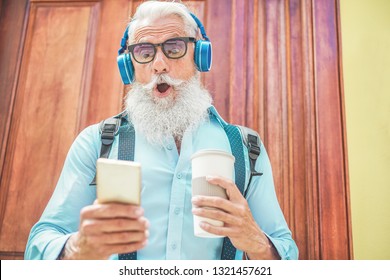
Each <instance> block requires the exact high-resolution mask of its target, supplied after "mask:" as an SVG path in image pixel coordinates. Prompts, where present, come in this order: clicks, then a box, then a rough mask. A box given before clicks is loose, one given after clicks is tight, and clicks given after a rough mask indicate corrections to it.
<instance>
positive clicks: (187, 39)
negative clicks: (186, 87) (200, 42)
mask: <svg viewBox="0 0 390 280" xmlns="http://www.w3.org/2000/svg"><path fill="white" fill-rule="evenodd" d="M173 40H181V41H183V42H184V43H185V50H184V53H183V55H181V56H179V57H170V56H169V55H168V54H167V53H166V52H165V50H164V47H163V45H164V44H165V43H167V42H169V41H173ZM189 42H192V43H196V39H195V38H194V37H175V38H170V39H168V40H166V41H165V42H162V43H159V44H152V43H148V42H144V43H137V44H133V45H130V46H128V47H127V50H128V51H129V52H130V53H131V55H132V56H133V58H134V60H135V61H136V62H137V63H139V64H147V63H150V62H152V61H153V60H154V58H155V56H156V53H157V47H161V50H162V51H163V53H164V54H165V56H166V57H168V58H170V59H179V58H182V57H183V56H185V55H186V54H187V45H188V43H189ZM139 45H150V46H153V49H154V55H153V56H152V59H151V60H150V61H148V62H139V61H138V60H137V59H136V58H135V55H134V48H135V47H137V46H139Z"/></svg>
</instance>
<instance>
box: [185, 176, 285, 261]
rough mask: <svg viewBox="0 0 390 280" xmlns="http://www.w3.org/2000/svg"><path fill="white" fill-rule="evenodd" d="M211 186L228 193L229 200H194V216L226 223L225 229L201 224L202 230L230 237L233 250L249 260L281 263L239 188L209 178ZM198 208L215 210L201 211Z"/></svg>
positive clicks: (202, 198)
mask: <svg viewBox="0 0 390 280" xmlns="http://www.w3.org/2000/svg"><path fill="white" fill-rule="evenodd" d="M207 181H208V182H209V183H210V184H213V185H218V186H220V187H222V188H224V189H225V190H226V193H227V197H228V199H223V198H219V197H214V196H195V197H193V198H192V203H193V205H195V206H196V208H195V207H194V208H193V209H192V213H193V214H194V215H197V216H200V217H205V218H211V219H214V220H219V221H222V222H224V226H223V227H218V226H213V225H211V224H209V223H207V222H201V223H200V227H201V228H202V229H204V230H205V231H207V232H210V233H213V234H217V235H223V236H228V237H229V239H230V241H231V242H232V243H233V245H234V247H236V248H237V249H239V250H242V251H244V252H246V254H247V255H248V256H249V258H250V259H280V256H279V255H278V253H277V252H276V249H275V248H274V246H273V244H272V243H271V242H270V241H269V240H268V238H267V237H266V236H265V234H264V233H263V232H262V230H261V229H260V227H259V226H258V225H257V223H256V221H255V220H254V218H253V216H252V213H251V210H250V209H249V206H248V203H247V201H246V199H245V198H244V197H243V196H242V194H241V193H240V191H239V189H238V188H237V186H236V185H235V184H234V183H233V182H232V181H230V180H227V179H224V178H222V177H207ZM199 207H213V208H214V209H210V208H199Z"/></svg>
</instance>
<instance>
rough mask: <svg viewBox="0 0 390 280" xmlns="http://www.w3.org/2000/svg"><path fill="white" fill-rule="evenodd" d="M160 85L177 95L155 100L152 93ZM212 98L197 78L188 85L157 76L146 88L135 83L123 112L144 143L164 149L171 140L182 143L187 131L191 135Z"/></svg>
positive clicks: (203, 116) (198, 77)
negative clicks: (144, 140)
mask: <svg viewBox="0 0 390 280" xmlns="http://www.w3.org/2000/svg"><path fill="white" fill-rule="evenodd" d="M159 83H167V84H169V85H171V87H172V90H174V91H175V92H176V94H175V96H173V94H172V93H171V94H170V95H169V96H167V97H164V98H159V97H155V96H154V95H153V89H154V88H155V86H156V85H157V84H159ZM211 102H212V98H211V96H210V94H209V92H208V91H207V90H206V89H204V88H203V87H202V85H201V83H200V75H199V74H198V75H195V76H194V77H192V78H191V79H190V80H189V81H181V80H176V79H172V78H170V77H169V76H168V75H167V74H162V75H156V76H154V77H153V79H152V81H151V82H150V83H148V84H147V85H142V84H140V83H138V82H135V83H134V84H133V85H132V89H131V90H130V91H129V92H128V95H127V97H126V110H127V112H128V114H129V119H130V121H131V122H132V123H133V125H134V128H135V130H136V131H137V132H138V133H142V134H143V135H144V136H145V138H146V140H147V141H148V142H149V143H151V144H153V145H159V146H164V145H166V144H167V141H168V139H169V138H170V137H171V136H173V137H174V138H175V140H179V141H181V140H182V138H183V135H184V132H185V131H186V130H189V131H193V130H195V129H196V128H197V127H198V126H199V124H201V123H202V122H203V121H205V120H206V119H207V118H208V112H207V109H208V108H209V107H210V106H211Z"/></svg>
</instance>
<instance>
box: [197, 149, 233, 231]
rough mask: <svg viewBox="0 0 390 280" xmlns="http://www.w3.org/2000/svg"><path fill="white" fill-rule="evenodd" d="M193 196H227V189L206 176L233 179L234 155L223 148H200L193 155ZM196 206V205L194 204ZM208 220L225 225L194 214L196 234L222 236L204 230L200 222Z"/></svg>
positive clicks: (210, 222)
mask: <svg viewBox="0 0 390 280" xmlns="http://www.w3.org/2000/svg"><path fill="white" fill-rule="evenodd" d="M191 160H192V196H197V195H204V196H218V197H222V198H225V199H226V198H227V196H226V191H225V189H223V188H222V187H220V186H217V185H212V184H210V183H208V182H207V181H206V176H221V177H225V178H227V179H229V180H233V172H234V160H235V158H234V156H232V155H231V154H229V153H227V152H225V151H221V150H200V151H198V152H196V153H195V154H193V155H192V157H191ZM193 207H195V206H193ZM201 221H205V222H208V223H209V224H212V225H215V226H223V222H221V221H217V220H213V219H208V218H203V217H198V216H195V215H194V234H195V236H198V237H211V238H218V237H222V236H219V235H215V234H212V233H209V232H207V231H204V230H203V229H202V228H201V227H200V226H199V223H200V222H201Z"/></svg>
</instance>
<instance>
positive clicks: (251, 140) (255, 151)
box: [237, 125, 263, 197]
mask: <svg viewBox="0 0 390 280" xmlns="http://www.w3.org/2000/svg"><path fill="white" fill-rule="evenodd" d="M237 127H238V128H239V129H240V131H241V135H242V140H243V142H244V144H245V146H246V147H247V149H248V155H249V162H250V168H251V175H250V178H249V181H248V187H247V188H246V190H245V193H244V196H245V197H246V194H247V192H248V189H249V185H250V184H251V182H252V178H253V177H254V176H261V175H263V173H261V172H257V171H256V169H255V167H256V161H257V158H258V157H259V156H260V152H261V149H260V147H261V144H260V136H259V134H258V133H257V132H256V131H254V130H252V129H250V128H249V127H245V126H241V125H237Z"/></svg>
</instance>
